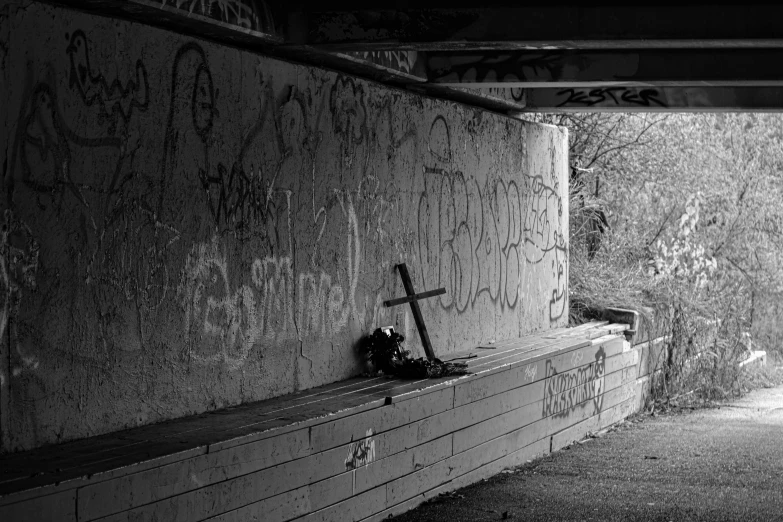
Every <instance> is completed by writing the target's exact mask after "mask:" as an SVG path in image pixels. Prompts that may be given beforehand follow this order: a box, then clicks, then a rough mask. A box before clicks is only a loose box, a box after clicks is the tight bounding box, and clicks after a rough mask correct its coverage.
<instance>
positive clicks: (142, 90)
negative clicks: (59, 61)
mask: <svg viewBox="0 0 783 522" xmlns="http://www.w3.org/2000/svg"><path fill="white" fill-rule="evenodd" d="M66 38H67V39H68V40H69V44H68V47H67V48H66V50H65V52H66V53H67V54H68V57H69V61H70V66H71V71H70V75H69V79H68V85H69V86H70V87H71V88H73V89H76V90H77V91H78V93H79V96H80V97H81V99H82V102H83V103H84V104H85V105H86V106H87V107H92V106H93V105H94V106H96V107H97V108H98V111H99V112H98V124H99V125H101V126H103V125H104V124H108V127H107V132H108V134H109V135H114V134H115V133H116V131H117V128H118V126H120V125H121V126H122V129H123V130H125V131H126V132H127V125H128V122H129V121H130V119H131V116H132V115H133V112H134V111H136V110H138V111H142V112H143V111H146V110H147V108H148V106H149V82H148V80H147V68H146V67H145V66H144V62H142V61H141V59H138V60H136V68H135V75H134V76H133V78H131V79H129V80H128V81H127V82H126V83H125V85H123V84H122V82H121V81H120V80H119V78H115V79H114V80H113V81H111V82H109V81H107V80H106V77H105V76H104V75H103V74H102V73H101V72H100V71H97V70H93V67H92V64H91V63H90V48H89V45H90V44H89V41H88V40H87V36H86V35H85V33H84V31H82V30H81V29H79V30H77V31H74V32H73V35H71V36H70V38H68V35H67V34H66Z"/></svg>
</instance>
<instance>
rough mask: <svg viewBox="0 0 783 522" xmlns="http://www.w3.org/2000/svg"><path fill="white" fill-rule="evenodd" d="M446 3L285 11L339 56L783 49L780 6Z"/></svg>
mask: <svg viewBox="0 0 783 522" xmlns="http://www.w3.org/2000/svg"><path fill="white" fill-rule="evenodd" d="M445 3H446V2H443V1H440V2H434V1H429V0H417V1H416V2H415V3H414V2H410V3H408V2H405V4H407V5H406V6H405V7H407V8H406V9H403V8H401V7H400V5H401V4H402V3H401V2H399V1H398V2H372V1H367V2H337V3H335V2H322V3H320V4H319V3H311V2H305V4H311V5H305V4H301V3H300V5H298V6H297V5H294V6H292V7H289V8H288V16H287V21H286V23H285V24H284V25H285V26H286V27H285V32H286V38H287V40H288V41H289V42H290V43H294V44H299V45H302V44H306V45H320V46H324V47H330V48H332V49H333V50H342V51H377V50H406V49H408V50H420V51H435V50H443V51H461V50H490V49H495V50H499V49H509V50H512V49H516V50H520V49H650V48H725V47H755V48H758V47H781V46H783V24H780V23H779V21H780V20H781V19H783V5H764V4H748V3H745V4H742V3H739V2H738V3H736V4H734V5H720V4H707V3H704V2H683V4H685V5H682V4H679V5H673V4H672V5H665V6H662V5H661V4H660V3H649V4H647V5H639V4H637V3H635V2H626V3H624V4H623V5H611V4H612V2H602V4H603V5H599V6H584V5H579V3H577V2H570V3H563V2H557V1H552V2H537V3H534V4H532V5H531V4H530V3H528V2H525V3H522V4H524V5H519V4H521V2H476V3H475V5H474V7H472V8H462V9H457V8H448V7H446V6H444V4H445ZM357 4H358V5H357ZM536 4H537V5H536Z"/></svg>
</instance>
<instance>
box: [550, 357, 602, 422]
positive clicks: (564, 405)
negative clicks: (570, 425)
mask: <svg viewBox="0 0 783 522" xmlns="http://www.w3.org/2000/svg"><path fill="white" fill-rule="evenodd" d="M572 359H573V357H572ZM605 371H606V353H605V352H604V349H603V348H599V349H598V351H596V353H595V361H593V362H591V363H590V364H588V365H586V366H582V367H579V368H576V369H573V370H570V371H567V372H562V373H558V371H557V369H556V368H555V366H554V365H553V364H552V360H551V359H549V360H547V362H546V373H545V378H546V382H545V384H544V411H543V416H544V417H549V416H550V415H551V416H554V417H566V416H568V415H569V414H570V413H571V412H572V411H574V410H575V409H576V408H577V407H579V406H584V405H587V404H589V401H592V403H593V404H594V405H595V412H596V413H598V412H600V411H601V409H602V406H603V392H604V374H605Z"/></svg>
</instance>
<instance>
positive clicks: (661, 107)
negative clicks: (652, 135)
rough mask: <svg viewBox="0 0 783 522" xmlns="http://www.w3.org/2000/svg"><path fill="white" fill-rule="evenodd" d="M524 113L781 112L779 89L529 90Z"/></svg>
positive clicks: (782, 97)
mask: <svg viewBox="0 0 783 522" xmlns="http://www.w3.org/2000/svg"><path fill="white" fill-rule="evenodd" d="M525 94H526V101H527V104H526V106H525V108H524V109H523V111H525V112H712V111H714V112H734V111H747V112H783V88H781V87H706V88H705V87H608V88H598V89H591V88H584V89H581V88H580V89H570V88H568V89H530V90H527V91H526V93H525Z"/></svg>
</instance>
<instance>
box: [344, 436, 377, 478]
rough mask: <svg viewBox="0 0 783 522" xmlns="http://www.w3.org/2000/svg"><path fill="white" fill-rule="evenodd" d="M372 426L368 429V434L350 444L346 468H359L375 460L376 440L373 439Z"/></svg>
mask: <svg viewBox="0 0 783 522" xmlns="http://www.w3.org/2000/svg"><path fill="white" fill-rule="evenodd" d="M372 435H373V433H372V428H370V429H369V430H367V436H366V437H365V438H363V439H362V440H360V441H357V442H352V443H351V444H350V445H349V446H348V456H347V457H346V458H345V469H357V468H360V467H362V466H366V465H367V464H369V463H370V462H372V461H373V460H375V441H374V440H372Z"/></svg>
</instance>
